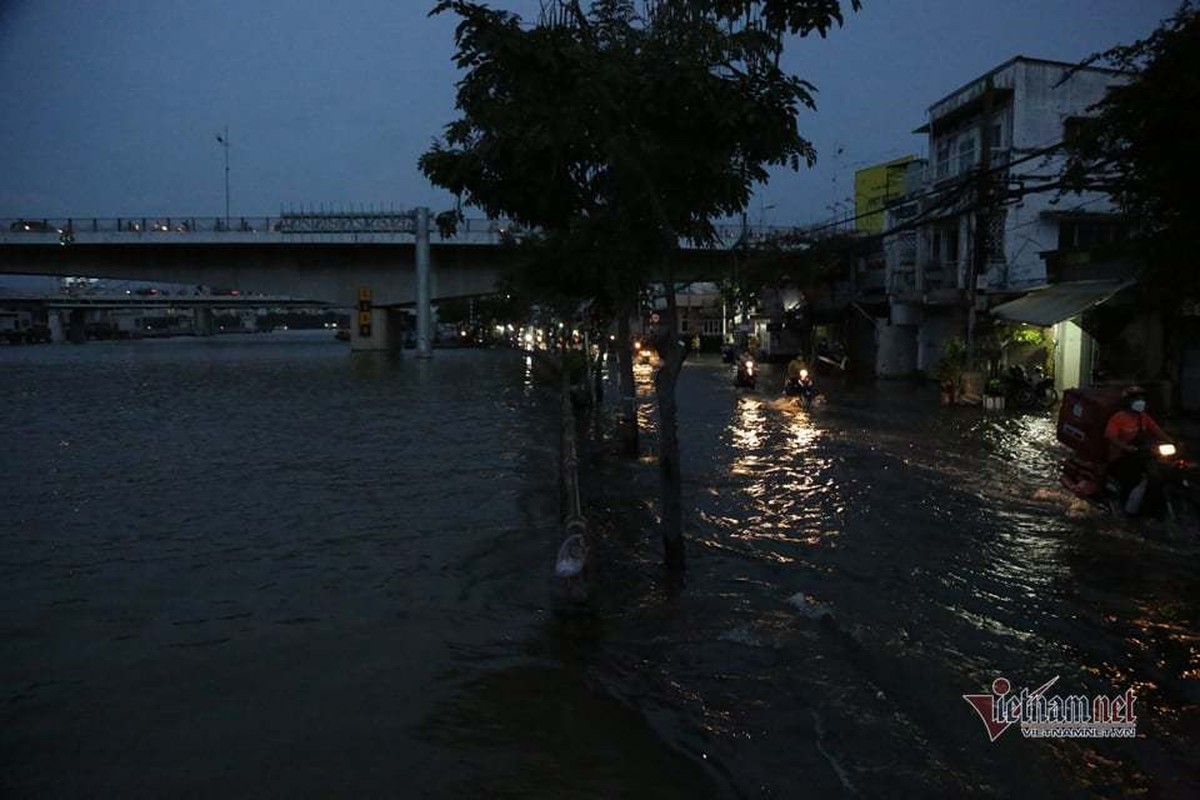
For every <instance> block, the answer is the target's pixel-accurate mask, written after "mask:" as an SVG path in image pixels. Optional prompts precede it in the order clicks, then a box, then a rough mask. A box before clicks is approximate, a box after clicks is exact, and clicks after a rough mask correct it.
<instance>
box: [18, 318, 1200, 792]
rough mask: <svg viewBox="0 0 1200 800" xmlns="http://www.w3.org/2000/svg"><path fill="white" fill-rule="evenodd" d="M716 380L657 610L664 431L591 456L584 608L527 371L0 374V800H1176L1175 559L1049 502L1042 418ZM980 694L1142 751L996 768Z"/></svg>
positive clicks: (515, 360)
mask: <svg viewBox="0 0 1200 800" xmlns="http://www.w3.org/2000/svg"><path fill="white" fill-rule="evenodd" d="M729 369H730V368H729V367H728V366H726V365H722V364H720V363H718V362H717V361H716V360H706V359H703V358H701V359H698V360H696V361H695V362H692V363H689V364H688V365H687V366H686V367H685V370H684V373H683V376H682V378H681V382H680V404H681V417H682V420H681V434H682V439H683V443H684V445H683V458H684V482H685V483H684V494H685V504H686V505H685V507H686V508H687V510H688V525H689V530H688V537H689V539H688V548H689V549H688V557H689V572H688V575H687V579H686V582H685V584H684V585H683V586H678V585H673V584H672V583H671V582H669V581H668V580H666V579H665V576H664V575H663V573H662V572H661V570H660V568H659V567H658V563H657V560H658V553H659V545H658V542H657V537H656V535H655V534H654V532H653V530H652V527H651V523H652V521H653V518H654V513H655V508H656V502H657V501H656V492H657V473H656V467H655V465H654V463H653V460H652V458H651V457H650V456H649V452H650V447H651V444H652V440H653V436H654V416H653V413H652V411H653V404H652V398H650V397H649V396H644V397H643V402H642V405H641V417H642V420H643V422H644V423H645V428H646V429H647V430H646V436H645V437H644V442H643V449H644V451H645V452H646V453H647V455H646V457H644V458H643V459H641V460H639V461H637V462H620V461H618V460H615V459H614V458H612V457H611V456H609V455H606V454H605V452H606V451H607V450H608V449H610V448H609V444H610V438H609V437H610V436H611V429H610V427H609V426H608V425H607V424H605V423H603V422H600V423H597V425H596V428H595V431H596V433H597V441H598V442H599V443H598V444H596V445H595V446H593V447H591V448H588V453H589V456H588V458H587V459H586V460H587V466H586V471H585V476H584V485H585V486H584V488H585V490H586V493H587V502H588V505H589V514H590V518H591V520H592V522H593V532H594V537H593V543H594V550H595V556H596V558H595V562H596V566H595V569H594V572H593V575H592V578H591V584H590V589H591V603H590V606H589V607H588V608H586V609H581V608H575V607H572V606H569V605H568V604H566V603H564V602H563V601H562V598H561V593H560V592H559V591H558V589H557V587H556V586H555V584H554V582H553V578H552V577H551V576H552V570H553V561H554V555H555V553H556V551H557V547H558V543H559V541H560V540H561V536H562V534H561V530H560V528H559V525H558V513H559V506H558V503H559V498H558V485H557V471H556V459H557V447H558V403H557V398H556V397H555V396H554V395H553V394H552V393H551V392H550V391H548V390H547V389H545V388H543V387H541V386H540V385H539V384H538V383H537V382H536V380H535V379H534V376H533V374H532V372H531V369H530V365H529V364H528V362H526V360H525V359H524V358H522V357H521V356H519V355H518V354H515V353H512V352H506V351H466V350H449V351H438V352H437V353H436V355H435V357H434V359H433V360H431V361H428V362H421V361H417V360H415V359H412V358H410V357H404V358H393V357H388V356H376V355H371V354H359V355H355V356H351V355H349V354H348V352H347V350H346V348H345V345H344V344H340V343H337V342H334V341H333V340H332V337H330V336H328V335H327V334H325V333H321V334H320V335H316V334H304V333H295V332H293V333H280V334H269V335H249V336H230V337H217V338H214V339H209V340H189V339H177V340H160V341H142V342H113V343H89V344H88V345H85V346H82V347H71V346H65V345H62V346H42V347H24V348H18V347H9V348H0V376H2V377H0V418H2V419H3V421H4V426H3V430H4V436H5V443H4V447H3V448H2V449H0V481H3V485H4V487H5V488H4V498H5V502H4V510H3V517H2V518H0V794H4V795H12V796H20V797H45V796H55V797H61V796H69V797H84V796H86V797H93V796H129V795H135V796H147V795H149V796H180V795H182V796H217V795H219V796H264V795H267V796H277V795H278V796H329V795H363V794H367V795H373V796H380V795H382V796H397V797H400V796H403V797H514V798H515V797H522V798H524V797H546V798H550V797H596V798H608V797H689V798H690V797H787V798H790V797H805V796H814V797H825V796H867V797H874V796H896V797H900V796H908V797H915V796H981V797H989V796H997V797H1000V796H1007V795H1011V794H1016V793H1020V794H1022V795H1024V796H1031V797H1042V796H1045V797H1050V796H1093V795H1096V794H1101V795H1124V794H1144V795H1145V796H1163V797H1173V796H1178V797H1185V796H1196V795H1197V794H1200V783H1198V778H1197V761H1196V757H1195V756H1194V749H1195V748H1194V743H1195V742H1196V741H1200V729H1198V722H1197V720H1198V712H1197V707H1198V705H1200V691H1198V690H1197V685H1198V683H1200V632H1198V624H1197V619H1198V611H1200V608H1198V606H1200V599H1198V593H1197V591H1196V586H1197V578H1198V577H1200V556H1198V555H1197V552H1196V551H1195V549H1194V548H1193V549H1189V548H1188V547H1187V546H1183V545H1178V544H1172V543H1169V542H1166V541H1163V540H1162V539H1161V537H1157V536H1155V535H1154V531H1153V530H1143V529H1139V528H1131V527H1129V526H1127V525H1125V524H1123V523H1117V522H1115V521H1112V520H1109V519H1107V518H1104V517H1099V516H1096V515H1094V514H1092V513H1090V512H1089V511H1087V510H1086V509H1081V508H1078V507H1075V506H1072V505H1071V504H1070V503H1069V502H1068V501H1067V500H1066V499H1065V498H1064V497H1062V496H1061V495H1059V494H1057V493H1055V492H1053V491H1052V487H1053V479H1052V475H1053V468H1054V463H1055V460H1056V458H1057V457H1058V456H1059V453H1058V451H1056V449H1055V448H1056V446H1055V445H1054V443H1053V437H1052V433H1053V431H1052V426H1051V422H1050V420H1049V419H1048V418H1045V417H1040V416H998V417H985V416H982V415H981V414H980V412H978V411H972V410H962V411H957V410H952V411H946V410H942V409H938V408H937V407H936V405H935V403H934V400H935V398H931V396H930V395H929V394H928V393H927V392H925V391H923V390H918V389H913V388H912V387H908V386H887V385H884V386H880V387H876V388H871V389H863V390H851V389H847V388H845V387H841V386H837V385H834V384H832V383H831V384H830V385H829V387H828V390H829V394H830V399H831V402H830V403H829V405H828V406H825V407H823V408H819V409H815V410H813V411H812V412H809V413H805V412H798V411H795V410H793V409H790V408H781V407H779V406H778V404H776V403H773V402H772V401H771V398H772V396H773V395H775V394H777V393H778V386H777V383H778V381H777V379H775V376H773V375H771V374H767V375H765V376H764V379H763V384H762V391H761V392H759V393H744V392H739V391H736V390H734V389H733V388H732V386H731V385H730V375H729V372H728V370H729ZM641 377H642V379H643V380H646V379H648V375H646V374H645V373H641ZM773 379H775V382H774V384H773V383H772V380H773ZM645 389H646V384H645V383H643V391H644V390H645ZM614 395H615V390H614V389H613V387H611V386H610V387H609V389H608V397H609V399H610V400H612V399H613V396H614ZM1001 676H1003V677H1006V678H1008V679H1009V680H1010V681H1011V682H1012V684H1013V686H1014V687H1016V688H1017V689H1019V688H1022V687H1029V688H1031V689H1032V688H1034V687H1037V686H1040V685H1042V684H1043V683H1045V682H1046V681H1048V680H1050V679H1051V678H1053V677H1055V676H1058V677H1059V682H1058V684H1056V686H1055V689H1054V691H1061V693H1062V694H1064V695H1065V694H1085V695H1095V694H1104V695H1116V694H1120V693H1122V692H1124V691H1125V690H1126V689H1133V690H1134V691H1135V692H1136V693H1137V696H1138V706H1137V711H1138V720H1137V733H1138V737H1137V738H1135V739H1130V740H1100V739H1074V740H1054V741H1050V740H1042V739H1024V738H1022V737H1021V733H1020V731H1019V730H1016V729H1011V730H1009V731H1007V732H1005V733H1004V734H1002V735H1001V736H1000V738H998V739H997V741H995V742H994V743H993V742H989V741H988V736H987V733H986V731H985V728H984V726H983V723H982V722H981V721H980V719H979V718H978V717H977V716H976V715H975V712H974V711H973V710H972V708H971V707H970V706H969V705H968V704H967V702H966V701H964V699H963V697H962V695H964V694H971V693H987V692H988V690H989V687H990V686H991V684H992V681H993V680H994V679H995V678H997V677H1001Z"/></svg>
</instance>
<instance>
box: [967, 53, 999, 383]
mask: <svg viewBox="0 0 1200 800" xmlns="http://www.w3.org/2000/svg"><path fill="white" fill-rule="evenodd" d="M994 103H995V87H994V86H993V84H992V78H991V77H990V76H989V77H988V79H987V84H986V85H985V87H984V90H983V110H982V111H981V112H980V115H979V172H978V174H977V176H976V183H975V187H976V188H975V195H976V196H975V201H976V202H975V206H976V210H975V236H974V237H973V238H974V244H973V246H972V253H971V266H970V269H968V270H967V290H966V291H967V370H968V371H973V370H974V369H975V324H976V319H975V317H976V315H977V313H978V311H977V310H976V304H977V300H978V297H979V293H978V290H977V288H976V286H977V284H978V282H979V276H980V275H985V274H987V268H988V258H989V257H990V255H991V249H992V248H991V220H992V202H993V198H992V175H991V171H992V143H991V142H990V141H989V135H988V134H989V130H990V128H991V124H992V107H993V105H994Z"/></svg>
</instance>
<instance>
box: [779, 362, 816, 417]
mask: <svg viewBox="0 0 1200 800" xmlns="http://www.w3.org/2000/svg"><path fill="white" fill-rule="evenodd" d="M783 394H784V395H785V396H786V397H794V398H796V399H797V400H798V401H799V402H800V403H801V405H803V406H804V407H805V408H808V407H810V406H811V405H812V404H813V401H814V400H816V398H817V385H816V384H815V383H813V379H812V375H810V374H809V372H808V370H806V369H802V370H800V375H799V377H794V378H788V379H787V381H785V382H784V384H783Z"/></svg>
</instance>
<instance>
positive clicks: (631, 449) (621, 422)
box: [617, 306, 638, 458]
mask: <svg viewBox="0 0 1200 800" xmlns="http://www.w3.org/2000/svg"><path fill="white" fill-rule="evenodd" d="M635 307H636V306H635ZM629 314H630V309H629V307H628V306H621V307H620V308H619V309H618V311H617V372H618V376H619V378H620V380H619V383H620V391H621V410H620V413H619V414H618V415H617V431H618V435H619V436H620V439H621V454H622V455H624V456H625V457H626V458H637V456H638V421H637V388H636V387H635V386H634V384H633V346H632V344H631V342H630V341H629Z"/></svg>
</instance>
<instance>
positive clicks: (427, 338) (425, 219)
mask: <svg viewBox="0 0 1200 800" xmlns="http://www.w3.org/2000/svg"><path fill="white" fill-rule="evenodd" d="M416 239H417V242H416V251H417V252H416V257H417V358H431V357H432V356H433V318H432V314H431V313H430V312H431V308H430V306H431V303H432V296H431V291H430V287H429V209H428V208H426V207H425V206H421V207H420V208H418V209H417V225H416Z"/></svg>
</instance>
